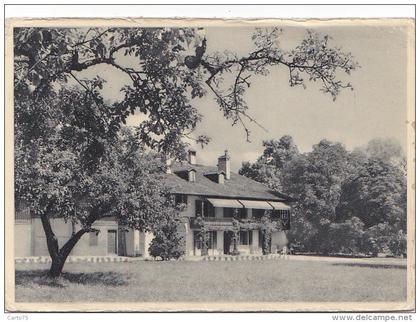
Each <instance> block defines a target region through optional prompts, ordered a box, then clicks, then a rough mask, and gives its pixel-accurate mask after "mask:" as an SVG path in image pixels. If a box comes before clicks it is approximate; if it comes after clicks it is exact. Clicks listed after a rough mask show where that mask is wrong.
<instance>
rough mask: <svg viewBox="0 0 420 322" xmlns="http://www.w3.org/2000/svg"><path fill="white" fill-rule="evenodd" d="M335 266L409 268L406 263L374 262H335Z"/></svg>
mask: <svg viewBox="0 0 420 322" xmlns="http://www.w3.org/2000/svg"><path fill="white" fill-rule="evenodd" d="M332 265H333V266H356V267H370V268H385V269H395V268H396V269H407V266H406V265H404V264H377V263H375V264H373V263H333V264H332Z"/></svg>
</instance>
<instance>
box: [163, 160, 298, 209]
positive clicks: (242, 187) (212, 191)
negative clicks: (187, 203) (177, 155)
mask: <svg viewBox="0 0 420 322" xmlns="http://www.w3.org/2000/svg"><path fill="white" fill-rule="evenodd" d="M191 168H194V169H195V170H196V179H195V182H188V181H187V180H185V179H182V178H181V177H179V176H178V175H177V174H176V173H178V172H179V171H183V170H184V171H185V170H186V169H191ZM172 170H173V173H171V174H166V175H165V183H166V185H167V186H168V187H169V189H170V191H172V192H173V193H179V194H189V195H201V196H208V197H219V198H242V199H252V200H273V201H292V198H290V197H288V196H286V195H284V194H282V193H279V192H277V191H274V190H271V189H269V188H268V187H266V186H265V185H263V184H261V183H259V182H256V181H254V180H252V179H250V178H247V177H244V176H241V175H239V174H237V173H234V172H231V174H230V179H229V180H225V181H224V184H219V183H216V182H214V181H212V180H211V179H210V178H208V177H207V176H206V175H208V173H218V169H217V167H209V166H204V165H199V164H197V165H191V164H189V163H186V162H183V163H180V162H176V163H174V164H173V165H172Z"/></svg>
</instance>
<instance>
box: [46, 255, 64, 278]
mask: <svg viewBox="0 0 420 322" xmlns="http://www.w3.org/2000/svg"><path fill="white" fill-rule="evenodd" d="M51 258H52V257H51ZM65 262H66V258H63V257H62V256H58V257H54V258H52V263H51V267H50V270H49V271H48V276H49V277H53V278H56V277H59V276H60V275H61V273H62V272H63V267H64V263H65Z"/></svg>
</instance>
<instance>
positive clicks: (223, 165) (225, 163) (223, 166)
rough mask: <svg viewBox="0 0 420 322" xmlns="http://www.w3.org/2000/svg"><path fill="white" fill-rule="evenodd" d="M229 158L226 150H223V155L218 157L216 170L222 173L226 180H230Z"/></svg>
mask: <svg viewBox="0 0 420 322" xmlns="http://www.w3.org/2000/svg"><path fill="white" fill-rule="evenodd" d="M229 160H230V156H229V153H228V150H225V154H224V155H222V156H221V157H219V159H218V163H217V169H218V170H219V171H223V172H224V173H225V176H226V180H229V179H230V161H229Z"/></svg>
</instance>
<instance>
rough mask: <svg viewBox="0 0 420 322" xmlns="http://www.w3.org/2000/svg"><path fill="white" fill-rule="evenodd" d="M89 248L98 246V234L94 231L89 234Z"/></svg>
mask: <svg viewBox="0 0 420 322" xmlns="http://www.w3.org/2000/svg"><path fill="white" fill-rule="evenodd" d="M89 246H98V233H97V232H95V231H91V232H90V233H89Z"/></svg>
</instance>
